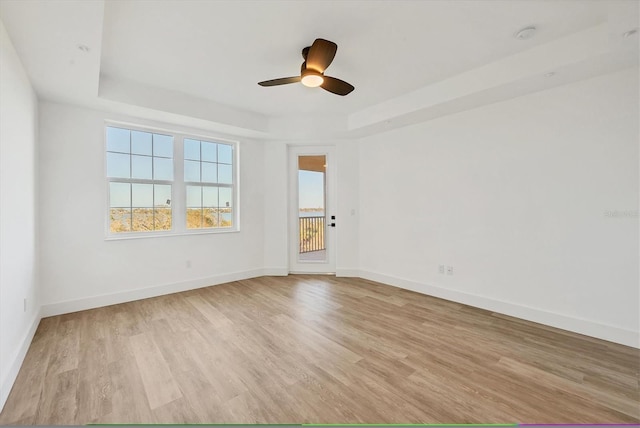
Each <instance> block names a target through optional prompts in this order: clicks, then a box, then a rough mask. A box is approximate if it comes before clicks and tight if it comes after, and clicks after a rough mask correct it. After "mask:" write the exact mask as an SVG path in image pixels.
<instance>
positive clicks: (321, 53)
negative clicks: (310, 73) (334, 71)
mask: <svg viewBox="0 0 640 428" xmlns="http://www.w3.org/2000/svg"><path fill="white" fill-rule="evenodd" d="M337 50H338V45H336V44H335V43H333V42H330V41H329V40H325V39H316V40H315V42H313V44H312V45H311V49H309V53H308V54H307V68H312V69H314V70H316V71H317V72H318V73H324V71H325V70H326V69H327V67H329V64H331V61H333V58H334V57H335V56H336V51H337Z"/></svg>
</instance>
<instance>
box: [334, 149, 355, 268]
mask: <svg viewBox="0 0 640 428" xmlns="http://www.w3.org/2000/svg"><path fill="white" fill-rule="evenodd" d="M358 147H359V144H358V141H352V140H341V141H337V142H336V157H337V163H338V195H337V198H338V211H337V216H336V220H337V221H336V228H337V232H338V234H337V236H338V242H337V249H336V253H337V256H336V275H338V276H358V268H359V266H360V257H359V250H360V247H359V243H358V242H359V233H358V232H359V228H358V218H359V217H358V215H359V212H358V211H359V195H358V193H359V189H358V186H359V182H358V180H359V177H360V170H359V159H358V158H359V151H358Z"/></svg>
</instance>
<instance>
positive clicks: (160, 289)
mask: <svg viewBox="0 0 640 428" xmlns="http://www.w3.org/2000/svg"><path fill="white" fill-rule="evenodd" d="M265 271H266V269H252V270H247V271H241V272H232V273H227V274H222V275H216V276H210V277H206V278H198V279H192V280H189V281H183V282H177V283H172V284H164V285H159V286H154V287H146V288H138V289H135V290H128V291H121V292H118V293H110V294H101V295H98V296H91V297H86V298H82V299H74V300H66V301H62V302H56V303H49V304H47V305H42V308H41V311H40V313H41V315H42V317H43V318H44V317H51V316H55V315H62V314H68V313H72V312H78V311H84V310H87V309H94V308H100V307H103V306H110V305H116V304H119V303H126V302H132V301H135V300H141V299H148V298H150V297H157V296H163V295H165V294H171V293H179V292H181V291H188V290H195V289H197V288H203V287H209V286H212V285H218V284H225V283H227V282H233V281H240V280H243V279H250V278H257V277H260V276H265ZM268 275H273V273H269V274H268Z"/></svg>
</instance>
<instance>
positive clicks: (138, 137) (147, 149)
mask: <svg viewBox="0 0 640 428" xmlns="http://www.w3.org/2000/svg"><path fill="white" fill-rule="evenodd" d="M131 153H135V154H138V155H148V156H151V133H149V132H141V131H131Z"/></svg>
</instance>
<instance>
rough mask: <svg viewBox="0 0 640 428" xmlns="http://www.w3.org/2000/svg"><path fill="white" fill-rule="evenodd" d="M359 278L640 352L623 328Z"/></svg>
mask: <svg viewBox="0 0 640 428" xmlns="http://www.w3.org/2000/svg"><path fill="white" fill-rule="evenodd" d="M359 276H360V277H361V278H364V279H368V280H370V281H376V282H380V283H383V284H387V285H391V286H394V287H398V288H403V289H406V290H411V291H415V292H417V293H421V294H427V295H429V296H433V297H438V298H441V299H445V300H450V301H453V302H457V303H462V304H465V305H469V306H473V307H476V308H481V309H486V310H488V311H492V312H497V313H500V314H504V315H509V316H512V317H516V318H520V319H523V320H527V321H532V322H536V323H539V324H544V325H547V326H551V327H556V328H560V329H563V330H568V331H571V332H574V333H579V334H584V335H586V336H591V337H595V338H598V339H603V340H606V341H609V342H614V343H619V344H622V345H626V346H631V347H634V348H640V333H638V332H635V331H631V330H625V329H622V328H620V327H615V326H611V325H607V324H601V323H597V322H594V321H590V320H585V319H580V318H574V317H569V316H566V315H562V314H557V313H553V312H547V311H544V310H541V309H536V308H531V307H528V306H523V305H519V304H516V303H512V302H504V301H501V300H495V299H490V298H487V297H483V296H478V295H475V294H469V293H464V292H461V291H456V290H450V289H447V288H443V287H438V286H435V285H431V284H424V283H419V282H415V281H411V280H408V279H404V278H398V277H394V276H389V275H384V274H381V273H378V272H372V271H366V270H360V272H359Z"/></svg>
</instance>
